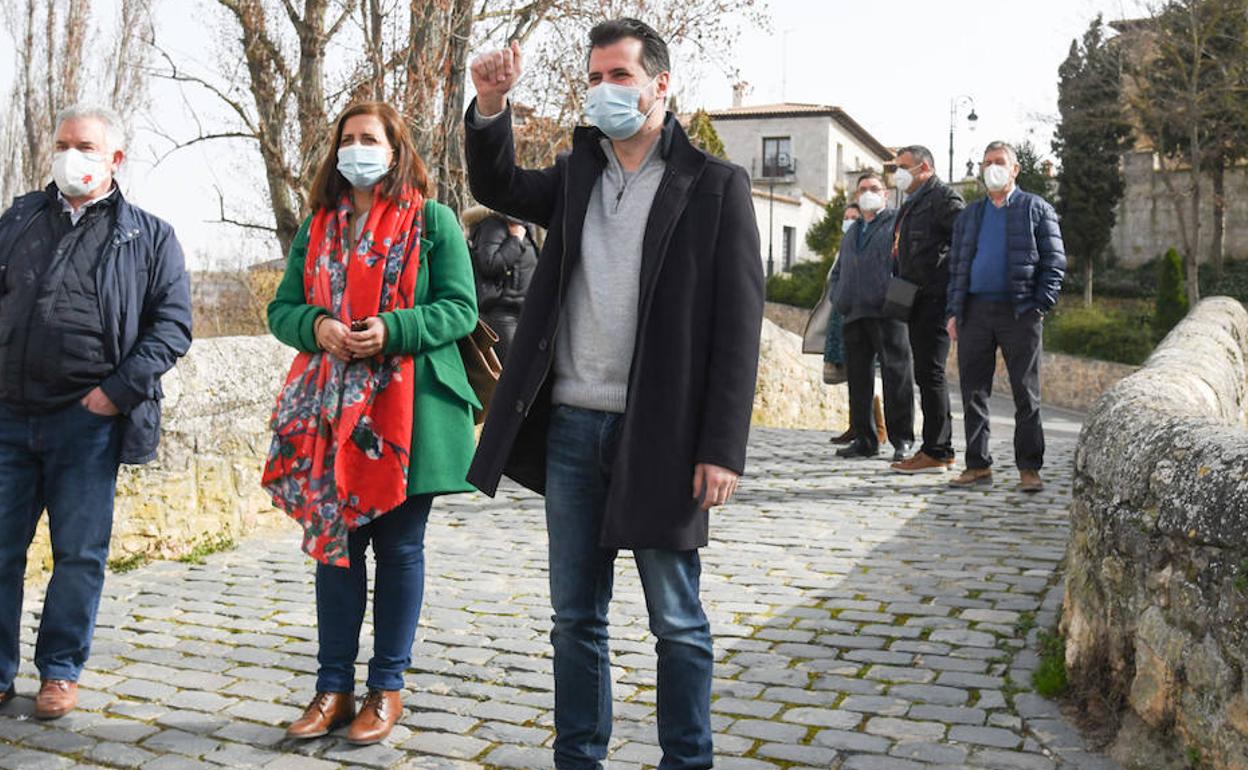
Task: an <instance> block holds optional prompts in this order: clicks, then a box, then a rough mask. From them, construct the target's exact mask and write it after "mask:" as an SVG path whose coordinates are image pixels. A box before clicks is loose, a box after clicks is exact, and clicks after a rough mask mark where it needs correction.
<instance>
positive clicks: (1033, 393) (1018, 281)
mask: <svg viewBox="0 0 1248 770" xmlns="http://www.w3.org/2000/svg"><path fill="white" fill-rule="evenodd" d="M982 168H983V174H984V185H985V186H986V187H987V188H988V197H986V198H983V199H982V200H979V201H976V202H975V203H973V204H971V205H970V206H968V207H967V208H966V210H965V211H963V212H962V215H961V216H959V217H958V221H957V223H956V224H955V226H954V230H953V248H952V250H951V251H950V258H949V304H948V307H947V308H946V315H947V316H948V319H949V320H948V330H949V334H950V336H951V337H953V339H954V340H955V341H956V342H957V343H958V374H959V378H960V380H961V383H962V407H963V410H964V412H965V414H966V470H965V471H963V473H962V474H961V475H960V476H958V477H957V478H956V479H954V480H953V481H952V482H950V483H952V484H953V485H954V486H959V487H970V486H979V485H984V486H987V485H991V484H992V455H991V453H990V452H989V451H988V437H989V430H988V397H989V396H990V395H992V379H993V375H994V374H995V373H996V368H997V366H996V364H997V349H998V348H1000V350H1001V356H1002V358H1004V359H1005V367H1006V369H1007V370H1008V372H1009V376H1010V390H1011V391H1012V392H1013V394H1014V462H1015V464H1016V465H1017V467H1018V472H1019V489H1021V490H1022V491H1023V492H1039V491H1040V490H1042V489H1043V488H1044V481H1043V480H1042V479H1041V478H1040V469H1041V468H1042V467H1043V466H1044V428H1043V426H1042V425H1041V423H1040V353H1041V350H1042V348H1043V344H1042V343H1043V337H1044V314H1045V313H1047V312H1049V311H1050V310H1052V309H1053V306H1054V305H1056V304H1057V299H1058V295H1059V294H1060V292H1061V290H1062V279H1063V278H1064V277H1065V275H1066V250H1065V248H1064V247H1063V245H1062V231H1061V228H1060V227H1059V226H1058V222H1057V212H1055V211H1054V210H1053V207H1052V206H1050V205H1049V204H1048V202H1046V201H1045V200H1044V199H1043V198H1041V197H1040V196H1039V195H1035V194H1033V193H1029V192H1026V191H1024V190H1020V189H1018V186H1017V184H1016V183H1015V180H1016V179H1017V178H1018V171H1019V165H1018V153H1017V152H1016V151H1015V150H1014V148H1013V147H1011V146H1010V145H1008V144H1006V143H1005V142H993V143H991V144H989V145H988V148H987V149H986V150H985V151H984V162H983V165H982Z"/></svg>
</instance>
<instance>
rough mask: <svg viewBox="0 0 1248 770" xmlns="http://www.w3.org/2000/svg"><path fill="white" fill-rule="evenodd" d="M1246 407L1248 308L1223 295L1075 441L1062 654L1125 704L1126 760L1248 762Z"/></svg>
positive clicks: (1081, 687)
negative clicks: (1064, 636) (1078, 440)
mask: <svg viewBox="0 0 1248 770" xmlns="http://www.w3.org/2000/svg"><path fill="white" fill-rule="evenodd" d="M1246 408H1248V311H1246V310H1245V308H1244V306H1243V305H1241V304H1239V303H1238V302H1235V301H1234V300H1230V299H1227V298H1223V297H1219V298H1214V299H1208V300H1205V301H1204V302H1202V303H1201V304H1200V305H1199V306H1198V307H1197V308H1196V309H1195V310H1194V311H1193V312H1192V313H1191V314H1190V315H1189V316H1188V318H1187V320H1185V321H1184V322H1183V323H1181V324H1180V325H1179V326H1178V327H1176V328H1175V330H1174V331H1173V332H1171V333H1170V335H1169V336H1168V337H1166V339H1165V340H1164V341H1163V342H1162V344H1161V345H1160V346H1159V347H1158V348H1157V350H1156V351H1155V352H1154V353H1153V355H1152V356H1151V357H1150V358H1149V360H1148V362H1147V363H1146V364H1145V365H1144V367H1143V368H1142V369H1141V371H1139V372H1138V373H1136V374H1134V375H1132V376H1130V377H1128V378H1126V379H1125V380H1123V381H1122V382H1120V383H1119V384H1118V385H1116V386H1115V387H1113V388H1112V389H1111V390H1110V391H1109V392H1108V393H1107V394H1106V395H1105V397H1104V398H1102V399H1101V400H1100V401H1099V402H1098V403H1097V405H1096V407H1095V409H1094V410H1093V411H1092V414H1091V415H1090V416H1089V419H1088V421H1087V423H1086V425H1085V427H1084V431H1083V434H1082V436H1081V438H1080V442H1079V448H1078V450H1077V453H1076V459H1075V463H1076V468H1075V473H1076V477H1075V486H1074V501H1073V505H1072V510H1071V525H1072V527H1071V539H1070V544H1069V548H1068V552H1067V560H1068V567H1067V575H1066V597H1065V606H1064V609H1063V619H1062V627H1063V630H1064V632H1065V633H1066V637H1067V642H1066V662H1067V666H1068V668H1069V670H1070V673H1071V681H1072V683H1074V685H1075V686H1076V688H1077V690H1078V691H1079V692H1082V693H1083V694H1084V695H1085V696H1091V697H1090V698H1089V700H1088V701H1087V702H1088V703H1093V704H1095V703H1097V702H1099V703H1102V704H1105V703H1108V704H1109V705H1110V706H1111V709H1112V707H1113V706H1116V705H1117V704H1118V703H1119V702H1121V704H1122V706H1123V710H1122V711H1121V716H1122V722H1121V730H1120V732H1119V733H1118V737H1117V740H1116V742H1115V744H1114V747H1113V753H1114V754H1115V756H1116V757H1117V758H1118V759H1119V761H1121V762H1122V763H1123V764H1124V765H1126V766H1128V767H1133V768H1139V769H1140V770H1143V768H1148V769H1149V770H1157V769H1158V768H1166V767H1172V766H1173V767H1182V766H1189V765H1196V766H1199V767H1207V768H1214V770H1246V769H1248V415H1246V412H1245V410H1246ZM1119 699H1120V701H1119Z"/></svg>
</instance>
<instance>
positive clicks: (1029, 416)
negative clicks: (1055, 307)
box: [958, 296, 1044, 471]
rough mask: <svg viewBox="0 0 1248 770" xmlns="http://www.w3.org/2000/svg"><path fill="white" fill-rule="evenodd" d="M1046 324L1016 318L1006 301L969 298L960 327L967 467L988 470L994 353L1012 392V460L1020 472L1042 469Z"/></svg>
mask: <svg viewBox="0 0 1248 770" xmlns="http://www.w3.org/2000/svg"><path fill="white" fill-rule="evenodd" d="M1043 330H1044V320H1043V318H1042V316H1041V315H1040V313H1039V311H1036V310H1029V311H1028V312H1026V313H1024V314H1023V315H1022V316H1021V317H1017V318H1016V317H1015V315H1014V305H1013V304H1012V303H1009V302H988V301H985V300H980V299H976V298H975V297H974V296H971V297H968V298H967V304H966V308H965V310H964V311H963V314H962V322H961V323H959V324H958V373H959V375H960V379H961V381H962V409H963V411H964V413H965V415H966V467H967V468H972V469H979V468H988V467H991V466H992V454H991V452H990V451H989V449H988V439H989V437H990V434H991V431H990V430H989V427H988V397H989V396H991V395H992V378H993V375H994V374H995V372H996V368H997V349H998V348H1000V349H1001V357H1002V358H1004V359H1005V368H1006V371H1007V372H1008V373H1009V376H1010V390H1012V391H1013V393H1014V460H1015V463H1016V464H1017V466H1018V469H1019V470H1020V471H1022V470H1034V471H1038V470H1040V468H1042V467H1043V466H1044V427H1043V426H1042V425H1041V424H1040V353H1041V350H1042V349H1043Z"/></svg>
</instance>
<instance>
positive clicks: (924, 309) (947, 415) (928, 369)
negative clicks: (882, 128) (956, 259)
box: [892, 144, 966, 473]
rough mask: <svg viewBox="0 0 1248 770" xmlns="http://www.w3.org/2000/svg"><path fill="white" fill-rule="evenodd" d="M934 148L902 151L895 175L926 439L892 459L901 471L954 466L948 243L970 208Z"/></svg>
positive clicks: (899, 246)
mask: <svg viewBox="0 0 1248 770" xmlns="http://www.w3.org/2000/svg"><path fill="white" fill-rule="evenodd" d="M935 168H936V162H935V159H934V158H933V157H932V151H931V150H929V149H927V148H926V147H923V146H921V145H917V144H916V145H911V146H910V147H903V148H902V149H901V151H900V152H898V153H897V171H896V173H894V174H893V181H894V182H895V183H896V185H897V189H898V190H900V191H901V192H904V193H905V194H906V198H905V200H904V202H903V203H902V205H901V209H900V210H899V211H898V212H897V223H896V225H895V226H894V227H893V259H894V260H895V261H896V269H897V275H898V276H900V277H901V278H902V279H904V280H907V281H910V282H911V283H913V284H915V285H917V286H918V288H919V290H918V294H917V295H916V296H915V298H914V305H913V306H912V307H911V310H910V318H909V319H908V322H907V323H908V325H909V331H910V350H911V352H912V354H913V356H914V380H915V383H916V384H917V385H918V386H919V404H920V406H921V407H922V408H923V444H922V445H921V446H920V447H919V451H917V452H915V453H914V455H913V456H911V457H910V458H908V459H906V460H903V461H901V462H899V463H893V466H892V467H893V470H895V471H898V472H900V473H926V472H936V473H940V472H943V471H944V470H946V469H947V468H951V467H953V458H954V453H953V415H952V412H951V410H950V405H949V385H948V383H947V382H946V381H945V361H946V359H947V358H948V357H949V344H950V343H949V333H948V331H947V330H946V328H945V305H946V303H947V300H948V297H947V292H948V289H949V262H948V258H949V243H950V240H951V239H952V237H953V223H954V220H956V219H957V218H958V215H959V214H961V213H962V209H964V208H966V203H965V202H963V200H962V196H961V195H958V193H957V191H956V190H954V189H953V188H952V187H950V186H949V185H947V184H945V183H944V182H942V181H941V180H940V178H939V177H938V176H936V171H935Z"/></svg>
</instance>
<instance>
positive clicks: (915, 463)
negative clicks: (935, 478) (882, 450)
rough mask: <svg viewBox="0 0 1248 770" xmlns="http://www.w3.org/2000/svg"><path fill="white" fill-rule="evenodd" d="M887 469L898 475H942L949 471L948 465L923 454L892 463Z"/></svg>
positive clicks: (918, 453) (916, 453)
mask: <svg viewBox="0 0 1248 770" xmlns="http://www.w3.org/2000/svg"><path fill="white" fill-rule="evenodd" d="M888 467H890V468H892V469H893V470H895V471H897V472H898V473H944V472H945V471H946V470H948V469H949V463H947V462H945V461H944V460H937V459H936V458H935V457H932V456H931V455H929V454H926V453H924V452H915V453H914V455H913V456H912V457H910V459H908V460H902V461H901V462H899V463H893V464H892V465H890V466H888Z"/></svg>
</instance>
